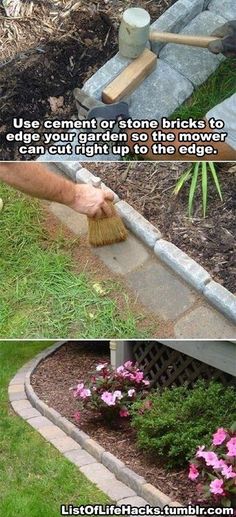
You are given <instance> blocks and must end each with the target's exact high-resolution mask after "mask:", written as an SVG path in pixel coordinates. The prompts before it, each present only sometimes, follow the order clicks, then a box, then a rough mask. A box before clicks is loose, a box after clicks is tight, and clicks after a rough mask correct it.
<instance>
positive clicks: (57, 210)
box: [49, 202, 88, 237]
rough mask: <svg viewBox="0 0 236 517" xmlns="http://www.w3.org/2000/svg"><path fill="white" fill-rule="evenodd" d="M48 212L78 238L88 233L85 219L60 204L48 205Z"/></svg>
mask: <svg viewBox="0 0 236 517" xmlns="http://www.w3.org/2000/svg"><path fill="white" fill-rule="evenodd" d="M49 210H50V212H52V214H53V215H55V216H56V217H57V218H58V219H59V220H60V221H61V222H62V223H63V224H64V225H66V226H67V228H69V230H70V231H71V232H73V233H74V234H75V235H77V236H78V237H80V236H82V235H85V234H86V233H87V232H88V223H87V217H86V216H85V215H81V214H78V213H77V212H75V211H74V210H72V208H70V207H68V206H65V205H61V204H60V203H54V202H52V203H50V205H49Z"/></svg>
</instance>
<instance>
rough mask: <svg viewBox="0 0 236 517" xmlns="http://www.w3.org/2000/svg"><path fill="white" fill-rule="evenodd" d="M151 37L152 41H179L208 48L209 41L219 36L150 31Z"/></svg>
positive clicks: (180, 43)
mask: <svg viewBox="0 0 236 517" xmlns="http://www.w3.org/2000/svg"><path fill="white" fill-rule="evenodd" d="M149 39H150V41H161V42H163V43H164V42H165V43H178V44H179V45H190V46H191V47H202V48H207V47H208V45H209V43H211V42H212V41H216V40H217V39H219V38H216V37H214V36H188V35H187V34H174V33H172V32H156V31H150V35H149Z"/></svg>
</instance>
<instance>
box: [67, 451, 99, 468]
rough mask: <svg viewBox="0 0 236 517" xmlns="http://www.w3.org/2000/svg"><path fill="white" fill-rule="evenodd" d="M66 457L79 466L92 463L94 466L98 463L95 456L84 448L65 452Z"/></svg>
mask: <svg viewBox="0 0 236 517" xmlns="http://www.w3.org/2000/svg"><path fill="white" fill-rule="evenodd" d="M65 457H66V458H67V459H68V460H70V461H71V462H72V463H74V465H76V466H77V467H84V466H87V465H92V468H94V466H95V465H96V464H97V462H96V460H95V458H94V457H93V456H91V454H89V453H88V452H87V451H84V450H82V449H81V450H71V451H69V452H66V453H65Z"/></svg>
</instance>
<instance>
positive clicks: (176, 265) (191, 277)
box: [154, 239, 211, 291]
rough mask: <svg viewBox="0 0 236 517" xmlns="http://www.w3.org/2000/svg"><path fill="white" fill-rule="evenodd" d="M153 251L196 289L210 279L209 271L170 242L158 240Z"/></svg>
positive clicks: (201, 288)
mask: <svg viewBox="0 0 236 517" xmlns="http://www.w3.org/2000/svg"><path fill="white" fill-rule="evenodd" d="M154 253H155V255H157V257H158V258H160V259H161V260H162V261H163V262H165V264H167V266H169V267H171V268H172V269H173V270H174V271H176V273H177V274H179V275H180V276H181V277H182V278H183V279H184V280H185V281H187V282H189V283H190V284H191V285H192V286H193V287H195V289H197V290H198V291H203V289H204V287H205V285H206V282H209V281H210V279H211V277H210V275H209V273H208V272H207V271H206V270H205V269H204V268H203V267H202V266H200V265H199V264H197V262H195V260H193V259H192V258H190V257H189V256H188V255H187V254H186V253H184V252H183V251H182V250H180V249H179V248H177V246H175V245H174V244H172V242H168V241H165V240H164V239H161V240H159V241H158V242H157V243H156V244H155V248H154Z"/></svg>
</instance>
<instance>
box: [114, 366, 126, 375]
mask: <svg viewBox="0 0 236 517" xmlns="http://www.w3.org/2000/svg"><path fill="white" fill-rule="evenodd" d="M116 371H117V373H119V374H123V373H124V371H125V369H124V366H118V368H116Z"/></svg>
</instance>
